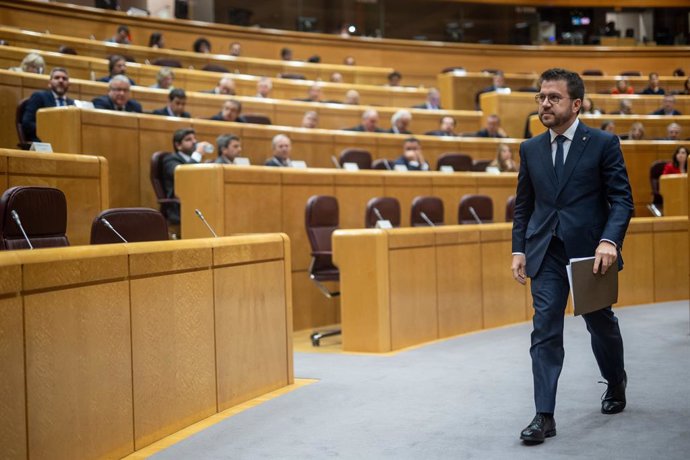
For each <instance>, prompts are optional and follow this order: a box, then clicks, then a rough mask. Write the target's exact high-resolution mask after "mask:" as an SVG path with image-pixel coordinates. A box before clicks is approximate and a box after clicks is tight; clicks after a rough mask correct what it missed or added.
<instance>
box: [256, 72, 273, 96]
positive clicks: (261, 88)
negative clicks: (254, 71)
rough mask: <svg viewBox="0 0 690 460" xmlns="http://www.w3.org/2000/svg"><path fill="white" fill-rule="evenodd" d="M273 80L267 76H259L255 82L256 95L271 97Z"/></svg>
mask: <svg viewBox="0 0 690 460" xmlns="http://www.w3.org/2000/svg"><path fill="white" fill-rule="evenodd" d="M272 89H273V81H272V80H271V79H270V78H268V77H261V78H259V81H257V82H256V97H271V96H270V94H271V90H272Z"/></svg>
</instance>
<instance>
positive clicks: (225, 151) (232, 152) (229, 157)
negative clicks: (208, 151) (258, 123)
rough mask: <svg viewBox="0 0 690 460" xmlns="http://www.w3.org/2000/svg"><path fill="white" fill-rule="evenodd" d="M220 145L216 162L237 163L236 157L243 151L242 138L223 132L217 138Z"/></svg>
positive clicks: (217, 143)
mask: <svg viewBox="0 0 690 460" xmlns="http://www.w3.org/2000/svg"><path fill="white" fill-rule="evenodd" d="M216 145H217V146H218V158H216V159H215V160H214V163H218V164H224V165H231V164H234V163H235V158H237V157H238V156H240V154H241V153H242V143H241V142H240V138H239V137H237V136H235V135H234V134H221V135H220V136H218V139H216Z"/></svg>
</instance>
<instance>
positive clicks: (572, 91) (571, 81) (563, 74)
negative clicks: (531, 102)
mask: <svg viewBox="0 0 690 460" xmlns="http://www.w3.org/2000/svg"><path fill="white" fill-rule="evenodd" d="M554 80H563V81H565V82H566V84H567V85H568V96H569V97H570V98H571V99H580V100H582V99H584V97H585V84H584V83H583V82H582V78H580V75H578V73H577V72H571V71H570V70H566V69H560V68H558V67H555V68H553V69H548V70H545V71H544V72H543V73H542V74H541V76H540V77H539V87H540V88H541V85H542V83H544V82H545V81H554Z"/></svg>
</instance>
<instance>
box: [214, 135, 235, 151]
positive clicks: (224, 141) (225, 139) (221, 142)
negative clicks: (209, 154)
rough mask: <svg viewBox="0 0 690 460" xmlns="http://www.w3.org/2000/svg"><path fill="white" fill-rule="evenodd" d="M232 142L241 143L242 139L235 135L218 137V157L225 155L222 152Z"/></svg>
mask: <svg viewBox="0 0 690 460" xmlns="http://www.w3.org/2000/svg"><path fill="white" fill-rule="evenodd" d="M232 141H237V142H239V141H240V138H239V137H237V136H235V135H234V134H221V135H220V136H218V139H216V145H217V146H218V156H221V155H223V154H222V153H221V150H222V149H224V148H225V147H227V146H228V145H230V142H232Z"/></svg>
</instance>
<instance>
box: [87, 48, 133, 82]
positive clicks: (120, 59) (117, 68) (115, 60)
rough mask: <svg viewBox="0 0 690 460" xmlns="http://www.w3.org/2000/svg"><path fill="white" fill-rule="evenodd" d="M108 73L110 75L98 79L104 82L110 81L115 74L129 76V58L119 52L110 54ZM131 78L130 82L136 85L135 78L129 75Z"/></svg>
mask: <svg viewBox="0 0 690 460" xmlns="http://www.w3.org/2000/svg"><path fill="white" fill-rule="evenodd" d="M108 73H109V75H108V76H107V77H102V78H99V79H98V80H97V81H102V82H104V83H108V82H109V81H110V80H112V78H113V77H114V76H115V75H124V76H125V77H127V59H125V58H124V56H120V55H119V54H113V55H112V56H110V58H109V59H108ZM127 79H128V80H129V84H130V85H132V86H134V85H136V83H134V80H132V79H131V78H129V77H127Z"/></svg>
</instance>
